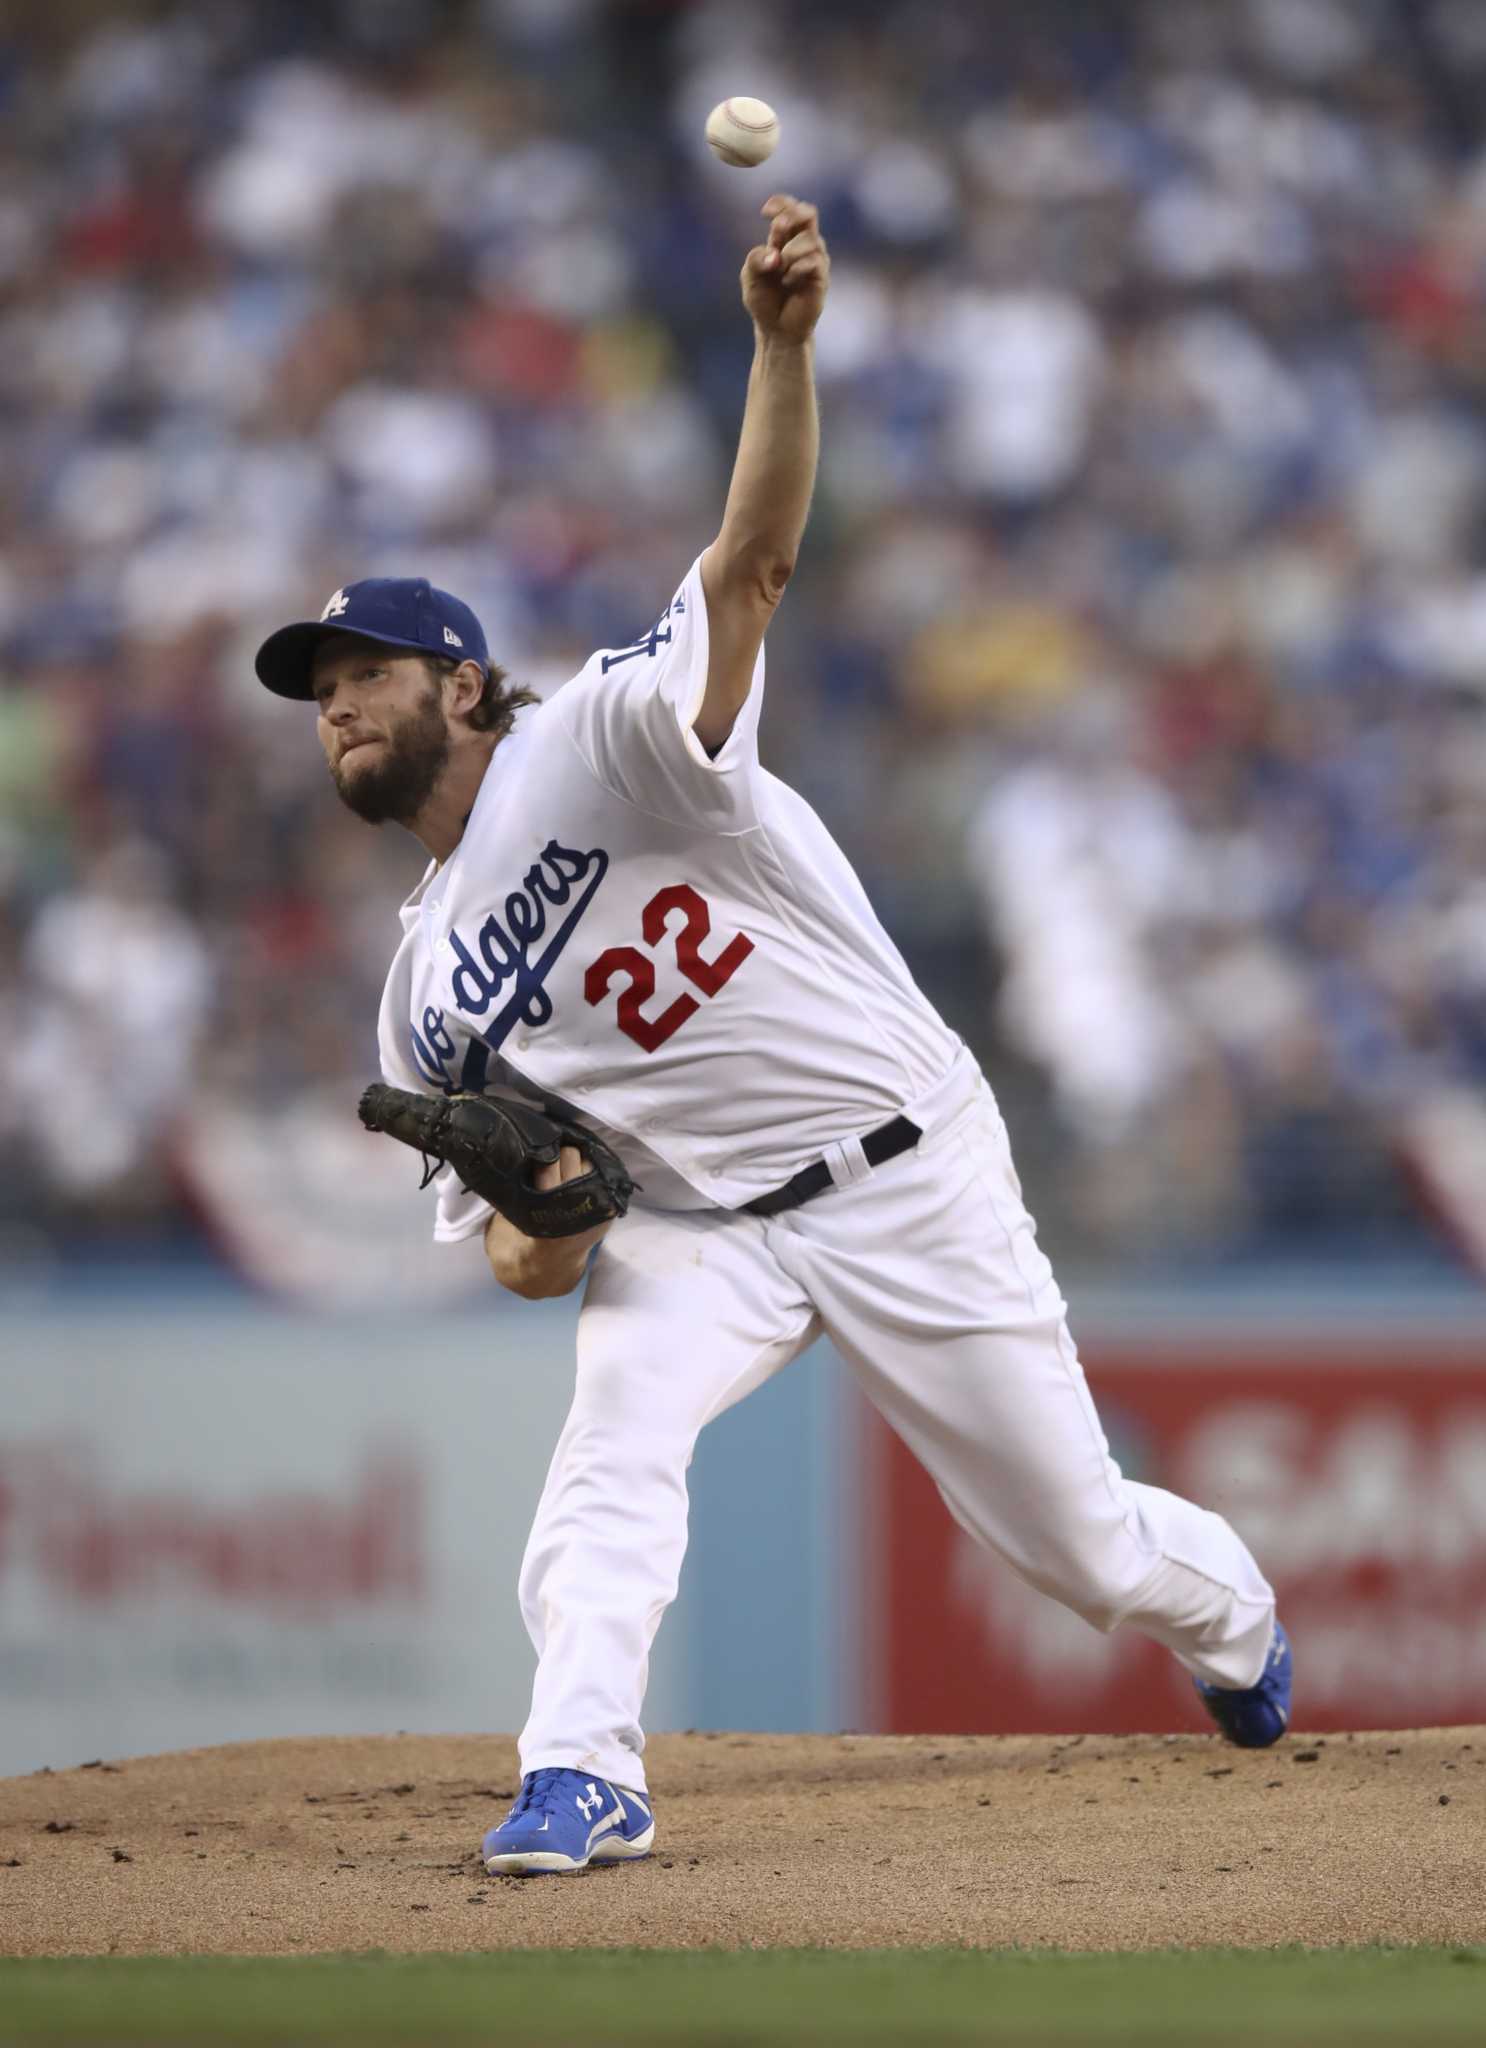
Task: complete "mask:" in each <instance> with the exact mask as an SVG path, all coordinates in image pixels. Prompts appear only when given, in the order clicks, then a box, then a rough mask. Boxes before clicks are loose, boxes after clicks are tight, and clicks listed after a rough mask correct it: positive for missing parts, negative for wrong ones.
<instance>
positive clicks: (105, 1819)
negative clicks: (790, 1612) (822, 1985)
mask: <svg viewBox="0 0 1486 2048" xmlns="http://www.w3.org/2000/svg"><path fill="white" fill-rule="evenodd" d="M649 1761H650V1777H651V1785H652V1789H653V1790H654V1793H655V1798H656V1820H657V1829H658V1833H657V1841H658V1851H657V1853H656V1855H654V1856H653V1857H651V1858H650V1859H649V1860H648V1861H647V1862H644V1863H639V1864H628V1865H617V1866H616V1865H610V1866H607V1867H603V1868H598V1869H595V1870H592V1871H588V1872H584V1873H583V1874H582V1875H581V1876H578V1877H568V1878H536V1879H531V1878H528V1879H521V1878H488V1877H486V1876H485V1874H484V1871H483V1869H482V1867H481V1865H480V1861H479V1856H478V1853H477V1852H478V1849H479V1844H480V1838H481V1835H482V1834H483V1832H484V1830H485V1829H486V1828H487V1827H488V1826H490V1825H491V1824H492V1823H493V1822H494V1821H495V1820H497V1819H499V1818H500V1816H501V1814H502V1812H503V1810H504V1808H505V1806H506V1805H507V1803H508V1802H509V1801H510V1799H511V1798H512V1796H513V1794H514V1790H515V1785H516V1761H515V1750H514V1746H513V1744H512V1743H511V1742H510V1741H509V1740H507V1739H505V1738H502V1737H494V1736H449V1737H425V1736H399V1737H369V1736H368V1737H350V1738H342V1739H335V1740H320V1741H295V1742H261V1743H243V1744H236V1745H232V1746H230V1747H227V1748H222V1749H201V1750H188V1751H185V1752H183V1753H182V1754H180V1755H176V1756H159V1757H146V1758H143V1759H141V1760H138V1761H135V1762H128V1763H119V1764H111V1763H100V1764H91V1765H85V1766H84V1767H83V1768H82V1769H80V1770H73V1771H59V1772H43V1773H41V1774H39V1775H37V1776H34V1777H28V1778H9V1779H5V1780H3V1781H0V1951H3V1952H4V1953H6V1954H10V1955H35V1956H41V1955H53V1956H55V1955H83V1954H94V1953H118V1954H146V1953H154V1954H159V1953H165V1954H171V1953H177V1952H190V1953H193V1954H246V1953H295V1952H308V1951H310V1950H339V1949H366V1948H385V1949H436V1950H450V1949H497V1948H552V1947H557V1948H562V1947H619V1946H631V1945H634V1946H639V1947H654V1948H699V1947H704V1946H707V1945H709V1944H720V1945H723V1946H727V1947H776V1946H781V1947H792V1948H793V1947H804V1946H814V1945H820V1946H824V1947H831V1948H858V1947H868V1948H882V1947H891V1946H900V1945H901V1946H914V1947H917V1946H920V1945H928V1944H938V1943H964V1944H966V1945H967V1946H974V1947H1001V1946H1007V1945H1010V1944H1013V1943H1019V1944H1022V1945H1024V1946H1033V1947H1055V1948H1076V1949H1135V1948H1154V1947H1166V1946H1171V1945H1180V1946H1188V1947H1205V1946H1208V1945H1221V1944H1238V1945H1249V1946H1254V1947H1267V1946H1270V1945H1272V1944H1280V1943H1286V1942H1308V1943H1316V1944H1331V1943H1341V1942H1375V1941H1389V1942H1451V1943H1461V1944H1470V1943H1480V1942H1486V1769H1483V1766H1486V1730H1482V1729H1477V1728H1444V1729H1428V1730H1424V1731H1422V1732H1415V1733H1407V1734H1399V1735H1373V1734H1369V1735H1356V1736H1352V1735H1345V1736H1338V1735H1331V1736H1327V1737H1325V1738H1322V1739H1307V1738H1305V1737H1296V1738H1294V1739H1292V1740H1289V1741H1286V1742H1284V1743H1282V1744H1281V1745H1280V1746H1279V1748H1277V1749H1273V1750H1267V1751H1261V1752H1259V1753H1257V1754H1250V1753H1246V1752H1244V1751H1241V1750H1234V1749H1230V1748H1228V1747H1227V1746H1226V1745H1224V1744H1222V1743H1220V1742H1219V1741H1217V1740H1216V1738H1213V1739H1206V1738H1194V1737H1191V1736H1121V1737H1110V1736H1105V1737H1099V1736H1063V1737H1035V1738H1034V1737H1015V1736H1011V1737H1007V1736H944V1737H938V1738H934V1737H926V1736H876V1735H871V1736H869V1735H841V1736H823V1735H822V1736H817V1735H807V1736H796V1735H661V1736H657V1737H656V1738H655V1740H654V1741H653V1743H652V1744H651V1748H650V1752H649Z"/></svg>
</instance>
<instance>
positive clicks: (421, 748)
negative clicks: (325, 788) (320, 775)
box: [330, 684, 449, 825]
mask: <svg viewBox="0 0 1486 2048" xmlns="http://www.w3.org/2000/svg"><path fill="white" fill-rule="evenodd" d="M448 759H449V721H448V719H447V718H446V717H445V715H444V706H443V702H442V700H441V698H440V696H439V690H438V685H437V684H434V685H432V686H431V687H430V689H429V693H428V695H427V697H425V698H424V700H423V702H422V704H420V705H419V707H418V709H417V710H416V711H412V712H409V714H408V716H407V717H406V718H405V719H403V721H402V722H401V724H400V725H397V726H394V727H393V729H392V731H391V732H389V733H388V735H387V737H386V739H385V741H384V742H383V745H382V752H381V755H380V757H379V758H378V759H376V760H375V761H363V762H360V763H358V764H352V763H349V762H347V761H333V762H332V763H331V764H330V775H331V780H332V781H333V782H334V783H335V788H336V794H337V795H338V796H339V798H340V800H341V802H342V803H343V804H345V805H346V806H347V807H348V808H349V809H350V810H353V811H354V812H355V813H356V815H357V817H358V818H364V819H365V820H366V822H367V824H368V825H384V824H385V823H386V822H387V820H388V819H389V818H391V819H392V820H393V821H394V822H395V823H396V824H399V825H408V824H411V823H412V821H413V819H414V818H416V817H417V815H418V813H419V812H420V811H421V810H422V809H423V807H424V805H425V804H426V803H427V802H428V800H429V798H430V797H431V796H432V795H433V792H434V789H435V787H436V786H437V784H438V779H439V777H440V776H441V775H442V774H443V772H444V768H445V766H446V764H447V762H448Z"/></svg>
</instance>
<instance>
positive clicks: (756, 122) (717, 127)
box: [707, 99, 779, 170]
mask: <svg viewBox="0 0 1486 2048" xmlns="http://www.w3.org/2000/svg"><path fill="white" fill-rule="evenodd" d="M707 140H708V142H710V143H711V145H712V147H713V149H714V150H715V151H716V152H717V154H718V155H719V156H720V157H721V158H722V160H723V162H724V163H725V164H734V165H736V166H737V168H738V169H739V170H748V169H751V167H752V166H753V165H754V164H761V163H763V161H764V160H765V158H766V157H771V156H772V155H773V154H774V150H775V148H776V146H777V144H778V141H779V116H778V115H777V114H776V113H775V111H774V109H773V108H772V107H771V106H770V105H769V103H768V102H767V100H750V99H734V100H723V101H721V102H720V104H719V105H717V106H715V107H714V108H713V109H712V111H711V113H710V114H709V115H708V116H707Z"/></svg>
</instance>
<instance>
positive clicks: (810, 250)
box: [758, 192, 827, 282]
mask: <svg viewBox="0 0 1486 2048" xmlns="http://www.w3.org/2000/svg"><path fill="white" fill-rule="evenodd" d="M760 210H761V212H762V213H763V214H764V216H765V218H766V219H767V221H768V223H769V237H768V241H767V242H766V244H765V246H764V251H763V255H762V256H761V257H760V259H759V266H758V267H759V269H760V270H762V271H764V272H766V273H767V274H768V275H770V276H772V277H777V278H780V279H784V278H786V277H787V278H789V279H790V280H791V281H792V282H793V281H794V279H795V277H796V276H797V275H798V276H801V277H805V276H811V275H823V274H824V270H825V265H826V261H827V258H826V245H825V242H824V240H823V239H822V236H821V232H820V214H819V212H818V211H817V210H816V208H815V207H813V206H811V205H810V204H809V203H808V202H807V201H806V200H803V199H796V198H794V197H793V196H792V195H791V194H790V193H788V192H775V193H773V194H772V195H771V196H770V197H769V198H768V199H766V200H765V201H764V203H763V206H762V208H761V209H760Z"/></svg>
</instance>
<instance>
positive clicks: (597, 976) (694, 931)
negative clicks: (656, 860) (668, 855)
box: [583, 882, 753, 1052]
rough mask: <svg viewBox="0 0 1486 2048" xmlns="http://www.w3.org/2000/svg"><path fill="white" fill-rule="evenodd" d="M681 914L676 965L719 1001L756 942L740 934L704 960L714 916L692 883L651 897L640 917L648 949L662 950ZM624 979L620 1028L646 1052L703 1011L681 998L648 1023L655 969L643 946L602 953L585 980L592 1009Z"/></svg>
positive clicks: (689, 999) (692, 998) (691, 999)
mask: <svg viewBox="0 0 1486 2048" xmlns="http://www.w3.org/2000/svg"><path fill="white" fill-rule="evenodd" d="M678 910H679V911H680V912H681V915H682V925H681V929H680V931H678V932H677V934H676V965H677V966H678V967H679V968H680V969H681V972H682V973H683V974H684V975H685V976H686V978H687V980H688V981H689V982H690V983H691V984H692V986H693V987H694V988H699V989H700V990H701V991H702V994H703V995H704V996H715V995H716V994H717V991H718V990H719V989H720V988H721V987H722V985H723V983H724V982H726V981H730V980H731V979H732V977H733V975H735V974H736V973H737V971H738V969H739V968H740V967H741V966H742V965H743V962H744V961H745V960H746V959H747V958H748V956H749V954H750V953H751V952H752V951H753V941H752V939H750V938H749V937H748V936H747V934H746V933H744V932H739V933H737V934H736V936H735V937H733V938H731V939H729V941H728V943H727V944H726V945H725V946H724V947H723V949H722V951H721V952H720V953H719V954H718V955H717V956H716V958H715V959H712V960H705V959H703V957H702V941H703V939H705V938H706V937H707V935H708V934H709V933H710V931H711V930H712V913H711V912H710V911H709V910H708V908H707V903H706V898H705V897H703V896H700V895H699V894H698V893H697V891H696V890H695V889H693V888H692V887H691V885H690V883H689V882H677V883H676V884H675V886H674V887H672V888H670V889H662V890H660V891H659V893H658V894H656V895H654V896H652V897H651V899H650V901H649V902H648V903H647V904H646V905H645V908H644V910H643V911H642V912H641V913H640V929H641V931H642V932H643V933H644V934H645V943H646V945H647V946H658V945H659V944H660V942H661V940H662V939H663V938H664V937H665V933H666V925H667V923H668V922H669V920H670V918H671V916H672V913H673V912H675V911H678ZM621 974H622V975H624V976H626V977H627V986H626V987H625V988H624V989H623V990H622V991H621V992H620V996H619V1006H618V1007H619V1028H620V1030H621V1031H622V1032H624V1034H625V1035H626V1037H628V1038H632V1039H633V1040H634V1041H635V1043H636V1045H639V1046H643V1047H644V1049H645V1051H646V1052H654V1051H655V1050H656V1048H657V1047H658V1046H662V1045H664V1044H665V1042H666V1040H667V1039H668V1038H669V1037H670V1036H671V1035H672V1033H673V1032H676V1031H679V1030H680V1029H681V1027H682V1025H683V1024H684V1023H685V1022H686V1020H687V1018H688V1017H694V1016H695V1015H696V1013H697V1011H698V1010H699V1009H700V1008H701V1004H700V1003H699V1002H698V1001H697V999H696V997H695V996H677V998H676V1000H675V1002H673V1003H668V1004H667V1006H666V1007H665V1009H663V1010H662V1011H661V1013H660V1015H659V1016H658V1017H647V1016H646V1015H645V1010H644V1005H645V1004H646V1003H648V1002H649V1000H650V998H651V997H652V996H653V995H654V994H655V963H654V961H652V960H651V959H650V958H649V957H648V956H647V955H646V954H644V953H642V952H641V951H640V949H639V948H638V946H610V947H609V949H608V950H607V952H603V953H600V955H599V957H598V958H597V960H595V961H594V963H593V965H592V966H591V967H590V968H589V969H588V972H587V973H586V974H585V975H584V977H583V993H584V995H585V996H586V997H587V998H588V1000H589V1002H590V1003H601V1002H602V1001H603V1000H604V997H605V996H606V995H607V994H608V993H609V985H610V983H611V982H612V981H613V980H614V979H615V977H616V976H617V975H621Z"/></svg>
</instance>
